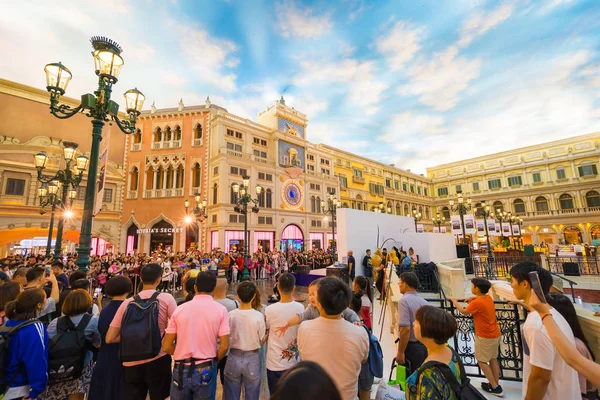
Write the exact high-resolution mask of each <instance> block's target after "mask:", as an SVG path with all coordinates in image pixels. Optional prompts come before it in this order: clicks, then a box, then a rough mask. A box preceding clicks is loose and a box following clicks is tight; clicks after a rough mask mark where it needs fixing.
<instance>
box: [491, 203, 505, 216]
mask: <svg viewBox="0 0 600 400" xmlns="http://www.w3.org/2000/svg"><path fill="white" fill-rule="evenodd" d="M493 212H494V213H496V214H498V213H501V212H504V204H503V203H502V202H501V201H500V200H498V201H496V202H494V211H493Z"/></svg>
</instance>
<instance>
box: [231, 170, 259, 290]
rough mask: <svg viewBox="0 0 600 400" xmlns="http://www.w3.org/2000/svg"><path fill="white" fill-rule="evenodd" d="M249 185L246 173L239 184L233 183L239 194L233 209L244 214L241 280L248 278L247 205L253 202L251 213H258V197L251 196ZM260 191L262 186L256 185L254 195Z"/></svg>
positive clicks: (234, 189) (247, 279)
mask: <svg viewBox="0 0 600 400" xmlns="http://www.w3.org/2000/svg"><path fill="white" fill-rule="evenodd" d="M249 185H250V177H249V176H247V175H244V176H243V177H242V185H241V186H240V185H239V184H237V183H236V184H234V185H233V192H234V193H236V194H239V196H238V199H237V201H236V203H235V206H234V207H233V210H234V211H235V212H237V213H240V214H242V215H243V216H244V270H243V271H242V277H241V279H240V280H241V281H249V280H250V271H248V239H249V234H248V233H249V232H248V205H250V204H253V206H252V207H251V208H250V211H251V212H253V213H258V198H256V199H253V198H252V195H251V194H250V190H249ZM261 192H262V187H261V186H260V185H256V195H257V196H260V193H261Z"/></svg>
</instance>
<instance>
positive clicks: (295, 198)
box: [284, 183, 302, 206]
mask: <svg viewBox="0 0 600 400" xmlns="http://www.w3.org/2000/svg"><path fill="white" fill-rule="evenodd" d="M284 195H285V200H286V201H287V203H288V204H289V205H291V206H296V205H298V204H300V201H301V200H302V195H301V193H300V188H299V187H298V186H297V185H296V184H295V183H288V184H287V185H286V186H285V190H284Z"/></svg>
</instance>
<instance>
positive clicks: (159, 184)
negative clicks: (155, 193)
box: [155, 166, 165, 189]
mask: <svg viewBox="0 0 600 400" xmlns="http://www.w3.org/2000/svg"><path fill="white" fill-rule="evenodd" d="M164 184H165V170H164V168H163V167H162V166H160V167H158V170H157V171H156V187H155V189H163V188H164Z"/></svg>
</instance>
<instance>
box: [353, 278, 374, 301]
mask: <svg viewBox="0 0 600 400" xmlns="http://www.w3.org/2000/svg"><path fill="white" fill-rule="evenodd" d="M354 283H356V286H358V293H359V294H360V297H362V295H363V294H366V295H367V297H368V298H369V300H370V301H371V303H372V302H373V289H371V286H370V285H369V280H368V279H367V278H365V277H364V276H361V275H359V276H357V277H356V278H354Z"/></svg>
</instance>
